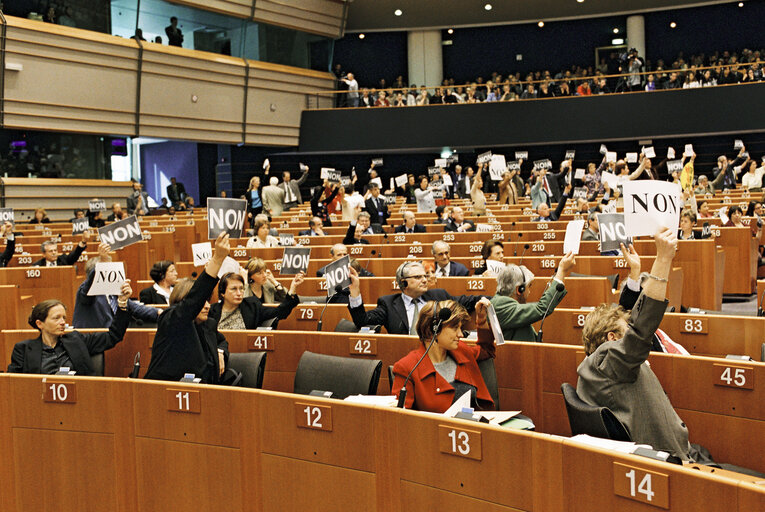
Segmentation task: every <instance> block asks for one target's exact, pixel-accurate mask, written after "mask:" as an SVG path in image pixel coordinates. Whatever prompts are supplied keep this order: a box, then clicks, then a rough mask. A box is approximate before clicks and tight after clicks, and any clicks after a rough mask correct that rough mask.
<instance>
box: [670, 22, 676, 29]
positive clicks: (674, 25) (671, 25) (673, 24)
mask: <svg viewBox="0 0 765 512" xmlns="http://www.w3.org/2000/svg"><path fill="white" fill-rule="evenodd" d="M676 26H677V23H675V22H674V21H673V22H672V23H670V24H669V28H675V27H676Z"/></svg>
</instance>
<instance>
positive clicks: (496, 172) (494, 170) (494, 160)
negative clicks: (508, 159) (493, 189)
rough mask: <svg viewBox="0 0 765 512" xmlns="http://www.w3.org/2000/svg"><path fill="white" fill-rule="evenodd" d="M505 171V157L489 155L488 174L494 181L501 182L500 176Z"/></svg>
mask: <svg viewBox="0 0 765 512" xmlns="http://www.w3.org/2000/svg"><path fill="white" fill-rule="evenodd" d="M506 170H507V164H506V163H505V155H491V162H490V163H489V174H490V175H491V179H492V180H494V181H501V180H502V174H503V173H504V172H505V171H506Z"/></svg>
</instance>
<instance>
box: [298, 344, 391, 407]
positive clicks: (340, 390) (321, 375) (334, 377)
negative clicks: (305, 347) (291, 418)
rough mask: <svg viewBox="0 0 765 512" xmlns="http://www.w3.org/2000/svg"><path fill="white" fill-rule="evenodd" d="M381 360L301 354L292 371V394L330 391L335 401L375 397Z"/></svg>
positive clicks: (310, 353) (311, 353) (309, 353)
mask: <svg viewBox="0 0 765 512" xmlns="http://www.w3.org/2000/svg"><path fill="white" fill-rule="evenodd" d="M381 370H382V361H380V360H379V359H360V358H353V357H338V356H327V355H324V354H314V353H313V352H308V351H306V352H303V355H302V356H300V361H299V362H298V367H297V371H296V372H295V387H294V392H295V393H298V394H300V395H308V394H310V393H311V391H314V390H317V391H331V392H332V394H333V395H334V398H339V399H341V400H342V399H344V398H346V397H347V396H349V395H374V394H377V384H379V382H380V371H381Z"/></svg>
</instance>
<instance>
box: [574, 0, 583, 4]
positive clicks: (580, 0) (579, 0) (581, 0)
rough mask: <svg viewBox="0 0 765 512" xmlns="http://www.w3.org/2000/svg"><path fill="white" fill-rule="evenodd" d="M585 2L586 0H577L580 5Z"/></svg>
mask: <svg viewBox="0 0 765 512" xmlns="http://www.w3.org/2000/svg"><path fill="white" fill-rule="evenodd" d="M583 2H584V0H576V3H578V4H581V3H583Z"/></svg>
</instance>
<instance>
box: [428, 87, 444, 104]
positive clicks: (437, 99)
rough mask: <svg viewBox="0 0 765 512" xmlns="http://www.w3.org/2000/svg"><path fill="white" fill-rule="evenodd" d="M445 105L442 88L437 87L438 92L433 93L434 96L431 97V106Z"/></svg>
mask: <svg viewBox="0 0 765 512" xmlns="http://www.w3.org/2000/svg"><path fill="white" fill-rule="evenodd" d="M443 103H444V93H443V91H442V90H441V88H440V87H436V90H435V91H433V95H432V96H431V97H430V104H431V105H441V104H443Z"/></svg>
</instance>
